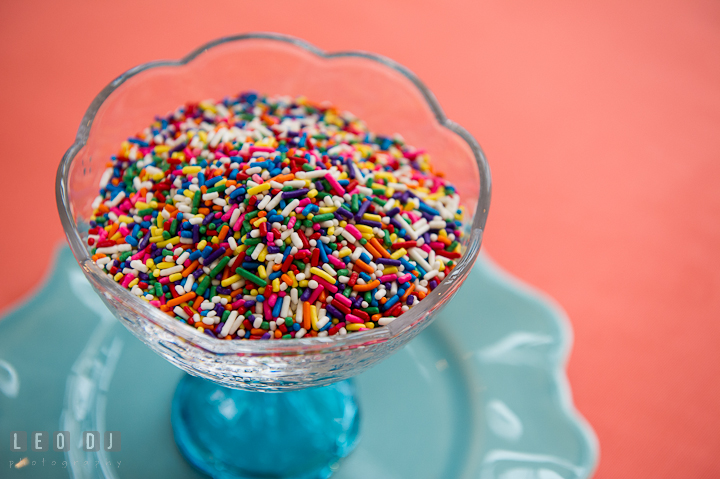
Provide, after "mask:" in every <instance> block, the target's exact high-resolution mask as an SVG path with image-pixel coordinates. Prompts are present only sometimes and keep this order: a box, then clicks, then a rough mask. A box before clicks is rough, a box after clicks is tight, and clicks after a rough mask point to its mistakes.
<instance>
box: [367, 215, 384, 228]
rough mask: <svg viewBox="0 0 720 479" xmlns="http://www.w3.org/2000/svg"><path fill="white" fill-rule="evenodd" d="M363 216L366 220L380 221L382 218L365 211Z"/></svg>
mask: <svg viewBox="0 0 720 479" xmlns="http://www.w3.org/2000/svg"><path fill="white" fill-rule="evenodd" d="M363 218H365V219H366V220H370V221H378V222H382V218H381V217H380V216H379V215H374V214H372V213H365V214H364V215H363ZM363 226H364V225H363Z"/></svg>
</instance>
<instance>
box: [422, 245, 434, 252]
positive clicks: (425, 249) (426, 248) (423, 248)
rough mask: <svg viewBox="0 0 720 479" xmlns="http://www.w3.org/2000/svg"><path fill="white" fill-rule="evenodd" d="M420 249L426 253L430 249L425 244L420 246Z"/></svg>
mask: <svg viewBox="0 0 720 479" xmlns="http://www.w3.org/2000/svg"><path fill="white" fill-rule="evenodd" d="M420 249H421V250H423V251H425V252H426V253H429V252H430V251H432V250H431V249H430V247H429V246H428V245H427V244H424V245H422V246H420Z"/></svg>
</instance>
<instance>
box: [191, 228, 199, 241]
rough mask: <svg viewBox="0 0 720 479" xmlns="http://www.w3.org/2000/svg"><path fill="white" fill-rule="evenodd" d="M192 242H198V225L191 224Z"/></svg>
mask: <svg viewBox="0 0 720 479" xmlns="http://www.w3.org/2000/svg"><path fill="white" fill-rule="evenodd" d="M192 233H193V237H192V239H193V243H195V244H198V243H199V242H200V225H193V230H192Z"/></svg>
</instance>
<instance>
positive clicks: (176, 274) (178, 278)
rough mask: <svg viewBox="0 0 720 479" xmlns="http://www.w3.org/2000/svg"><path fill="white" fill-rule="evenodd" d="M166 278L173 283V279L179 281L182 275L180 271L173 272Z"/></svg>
mask: <svg viewBox="0 0 720 479" xmlns="http://www.w3.org/2000/svg"><path fill="white" fill-rule="evenodd" d="M168 279H169V280H170V281H171V282H173V283H174V282H175V281H180V280H181V279H183V275H182V273H173V274H171V275H170V276H168Z"/></svg>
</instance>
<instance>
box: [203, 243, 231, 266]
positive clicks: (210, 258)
mask: <svg viewBox="0 0 720 479" xmlns="http://www.w3.org/2000/svg"><path fill="white" fill-rule="evenodd" d="M226 249H227V248H225V247H224V246H221V247H219V248H218V249H216V250H215V251H213V252H212V253H210V255H209V256H208V257H207V258H205V261H204V262H203V264H204V265H210V264H212V262H213V261H215V260H216V259H218V258H219V257H220V256H222V255H224V254H225V251H226Z"/></svg>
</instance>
